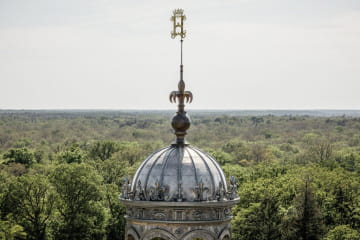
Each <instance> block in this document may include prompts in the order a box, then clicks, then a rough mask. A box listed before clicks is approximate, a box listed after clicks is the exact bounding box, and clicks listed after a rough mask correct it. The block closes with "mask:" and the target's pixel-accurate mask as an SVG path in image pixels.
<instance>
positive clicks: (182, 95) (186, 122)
mask: <svg viewBox="0 0 360 240" xmlns="http://www.w3.org/2000/svg"><path fill="white" fill-rule="evenodd" d="M185 20H186V16H185V15H184V10H182V9H175V10H174V11H173V16H172V17H171V21H172V22H173V31H172V32H171V37H172V38H175V37H176V36H180V38H181V39H180V43H181V58H180V81H179V83H178V91H172V92H171V93H170V96H169V99H170V102H171V103H173V102H175V103H176V99H178V100H177V102H178V111H177V113H176V114H175V116H174V117H173V119H172V122H171V125H172V127H173V128H174V130H175V135H176V142H175V144H185V135H186V130H187V129H189V127H190V118H189V117H188V116H187V114H186V112H185V111H184V108H185V101H186V103H191V102H192V100H193V94H192V93H191V92H190V91H185V82H184V79H183V72H184V66H183V63H182V60H183V39H184V38H185V36H186V31H185V30H184V21H185ZM178 28H179V29H180V31H177V29H178Z"/></svg>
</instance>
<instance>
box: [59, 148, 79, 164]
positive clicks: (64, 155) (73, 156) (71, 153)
mask: <svg viewBox="0 0 360 240" xmlns="http://www.w3.org/2000/svg"><path fill="white" fill-rule="evenodd" d="M58 156H59V159H60V162H63V163H82V162H83V161H84V159H85V154H84V153H83V152H82V151H81V149H80V148H79V147H78V146H71V147H70V149H68V150H66V151H64V152H60V153H59V155H58Z"/></svg>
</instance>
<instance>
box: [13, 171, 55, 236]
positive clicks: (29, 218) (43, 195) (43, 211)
mask: <svg viewBox="0 0 360 240" xmlns="http://www.w3.org/2000/svg"><path fill="white" fill-rule="evenodd" d="M6 201H7V204H8V208H9V210H10V212H11V214H12V216H13V218H14V219H15V221H16V222H17V223H18V224H20V225H22V226H23V227H24V230H25V232H26V233H27V239H29V240H43V239H46V227H47V225H48V223H49V220H50V217H51V215H52V211H53V206H54V202H55V194H54V191H53V188H52V187H51V185H50V183H49V182H48V180H47V179H46V177H45V176H41V175H24V176H22V177H19V178H17V179H15V180H14V181H13V182H12V183H10V185H9V191H8V193H7V196H6Z"/></svg>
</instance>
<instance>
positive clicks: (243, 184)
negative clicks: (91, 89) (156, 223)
mask: <svg viewBox="0 0 360 240" xmlns="http://www.w3.org/2000/svg"><path fill="white" fill-rule="evenodd" d="M171 115H172V114H171V113H170V112H167V111H165V112H161V111H154V112H141V111H137V112H135V111H134V112H131V111H127V112H126V111H98V112H92V111H69V112H64V111H0V239H34V240H44V239H55V240H57V239H59V240H60V239H62V240H64V239H65V240H66V239H69V240H70V239H73V240H75V239H97V240H98V239H100V240H101V239H124V226H125V219H124V214H125V211H124V207H123V206H122V205H121V203H120V201H119V199H118V198H119V194H120V192H121V186H122V184H121V183H122V180H123V178H124V177H126V176H132V175H133V174H134V172H135V171H136V169H137V167H138V166H139V164H140V163H141V162H142V161H143V160H144V159H145V157H146V156H147V155H149V154H150V153H151V152H153V151H155V150H156V149H158V148H160V147H163V146H167V145H169V144H170V143H171V142H172V141H173V140H174V135H173V133H172V130H171V126H170V118H171ZM191 117H192V125H191V128H190V130H189V133H188V137H187V140H188V141H189V142H190V143H191V144H193V145H196V146H197V147H199V148H202V149H204V150H205V151H207V152H209V153H210V154H211V155H212V156H213V157H214V158H216V159H217V161H218V162H219V163H220V165H221V166H222V168H223V170H224V172H225V174H226V175H227V177H229V176H230V175H233V176H235V177H236V178H237V179H238V183H239V186H238V193H239V196H240V202H239V204H237V205H236V206H235V207H234V209H233V216H234V218H233V220H232V231H233V235H232V239H238V240H268V239H271V240H277V239H279V240H292V239H294V240H295V239H297V240H298V239H301V240H356V239H357V240H359V239H360V117H359V116H357V115H356V114H355V115H354V116H347V115H342V116H338V115H337V116H330V115H329V114H328V115H326V114H325V115H321V114H317V113H316V114H308V113H300V114H299V112H298V113H296V112H280V113H269V112H250V114H249V113H246V114H244V113H241V114H237V113H234V112H211V113H210V112H195V113H194V114H192V115H191Z"/></svg>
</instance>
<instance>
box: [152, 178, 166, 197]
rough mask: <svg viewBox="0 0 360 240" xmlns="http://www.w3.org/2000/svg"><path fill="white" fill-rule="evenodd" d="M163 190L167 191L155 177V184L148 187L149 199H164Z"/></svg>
mask: <svg viewBox="0 0 360 240" xmlns="http://www.w3.org/2000/svg"><path fill="white" fill-rule="evenodd" d="M165 192H167V189H166V187H164V186H161V185H160V183H159V181H158V179H156V182H155V186H154V187H151V188H150V193H149V195H150V200H152V201H164V200H165Z"/></svg>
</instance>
